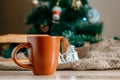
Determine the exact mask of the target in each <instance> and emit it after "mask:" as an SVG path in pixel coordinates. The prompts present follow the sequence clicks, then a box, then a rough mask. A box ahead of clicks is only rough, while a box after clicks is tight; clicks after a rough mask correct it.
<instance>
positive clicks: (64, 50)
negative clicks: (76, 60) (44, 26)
mask: <svg viewBox="0 0 120 80" xmlns="http://www.w3.org/2000/svg"><path fill="white" fill-rule="evenodd" d="M61 42H62V53H64V52H66V51H67V48H68V46H69V45H70V44H69V42H68V40H67V39H66V38H64V37H61Z"/></svg>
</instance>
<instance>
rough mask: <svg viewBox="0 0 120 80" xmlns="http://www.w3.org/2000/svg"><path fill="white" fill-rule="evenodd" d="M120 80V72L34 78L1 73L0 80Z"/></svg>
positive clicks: (63, 73)
mask: <svg viewBox="0 0 120 80" xmlns="http://www.w3.org/2000/svg"><path fill="white" fill-rule="evenodd" d="M96 79H97V80H106V79H107V80H120V70H105V71H57V72H56V73H55V74H54V75H48V76H34V75H33V74H32V72H31V71H0V80H96Z"/></svg>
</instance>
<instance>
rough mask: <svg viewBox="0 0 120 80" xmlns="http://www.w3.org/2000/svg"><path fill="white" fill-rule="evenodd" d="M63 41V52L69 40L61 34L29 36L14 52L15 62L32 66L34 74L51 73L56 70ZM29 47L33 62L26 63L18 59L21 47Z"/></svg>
mask: <svg viewBox="0 0 120 80" xmlns="http://www.w3.org/2000/svg"><path fill="white" fill-rule="evenodd" d="M60 42H61V43H62V52H64V51H66V48H67V47H68V45H69V43H68V40H67V39H65V38H64V37H61V36H28V37H27V43H26V44H20V45H18V46H17V47H15V49H14V50H13V52H12V58H13V60H14V62H15V63H16V64H17V65H19V66H21V67H23V68H31V69H32V72H33V74H34V75H49V74H54V73H55V72H56V68H57V64H58V57H59V51H60ZM21 48H27V49H28V53H29V54H28V58H29V61H30V63H31V64H28V65H25V64H22V63H20V62H19V61H18V60H17V59H16V54H17V52H18V50H19V49H21Z"/></svg>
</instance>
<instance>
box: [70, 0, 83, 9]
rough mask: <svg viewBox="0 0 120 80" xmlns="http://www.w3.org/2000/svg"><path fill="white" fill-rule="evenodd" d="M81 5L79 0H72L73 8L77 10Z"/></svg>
mask: <svg viewBox="0 0 120 80" xmlns="http://www.w3.org/2000/svg"><path fill="white" fill-rule="evenodd" d="M81 5H82V3H81V0H72V3H71V8H73V9H74V10H79V9H80V7H81Z"/></svg>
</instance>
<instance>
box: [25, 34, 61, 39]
mask: <svg viewBox="0 0 120 80" xmlns="http://www.w3.org/2000/svg"><path fill="white" fill-rule="evenodd" d="M28 37H52V38H56V37H62V36H51V35H47V34H35V35H28V36H27V38H28Z"/></svg>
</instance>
